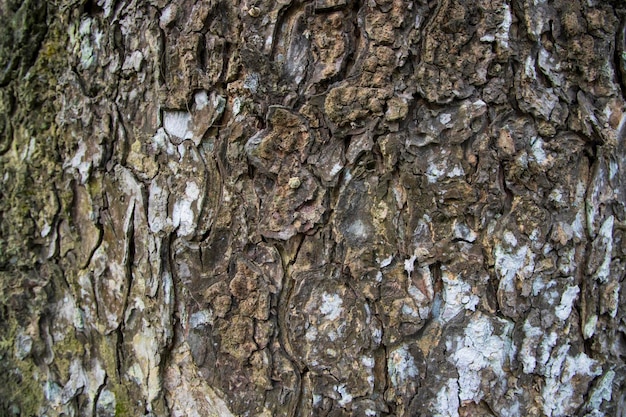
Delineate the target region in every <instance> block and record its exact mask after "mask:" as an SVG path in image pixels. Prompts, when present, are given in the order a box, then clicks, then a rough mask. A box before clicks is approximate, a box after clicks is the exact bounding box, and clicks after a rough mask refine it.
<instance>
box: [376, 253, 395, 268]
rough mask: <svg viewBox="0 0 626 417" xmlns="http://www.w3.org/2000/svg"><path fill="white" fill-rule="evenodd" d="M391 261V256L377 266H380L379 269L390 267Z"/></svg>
mask: <svg viewBox="0 0 626 417" xmlns="http://www.w3.org/2000/svg"><path fill="white" fill-rule="evenodd" d="M392 261H393V255H389V256H388V257H387V258H385V259H383V260H382V261H379V262H378V264H379V265H380V267H381V268H385V267H388V266H389V265H391V262H392Z"/></svg>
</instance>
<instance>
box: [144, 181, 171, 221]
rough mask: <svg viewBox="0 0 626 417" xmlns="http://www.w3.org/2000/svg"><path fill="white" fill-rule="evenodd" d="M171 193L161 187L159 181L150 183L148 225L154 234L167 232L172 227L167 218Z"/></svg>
mask: <svg viewBox="0 0 626 417" xmlns="http://www.w3.org/2000/svg"><path fill="white" fill-rule="evenodd" d="M168 197H169V191H168V190H167V189H165V188H163V187H161V186H159V183H158V181H157V179H154V180H153V181H152V182H151V183H150V189H149V194H148V225H150V230H151V231H152V233H158V232H160V231H162V230H166V228H167V226H168V225H170V221H169V219H168V217H167V200H168Z"/></svg>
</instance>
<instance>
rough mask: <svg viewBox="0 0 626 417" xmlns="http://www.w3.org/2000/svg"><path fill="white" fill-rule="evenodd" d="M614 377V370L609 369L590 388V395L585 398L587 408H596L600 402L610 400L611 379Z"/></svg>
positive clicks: (611, 390)
mask: <svg viewBox="0 0 626 417" xmlns="http://www.w3.org/2000/svg"><path fill="white" fill-rule="evenodd" d="M614 378H615V371H613V370H610V371H608V372H607V373H606V374H604V375H603V376H602V378H601V379H600V381H598V382H597V384H596V386H595V387H594V388H593V389H592V390H591V395H589V399H588V400H587V404H586V407H585V408H586V409H587V410H598V409H599V408H600V405H602V402H604V401H611V394H612V392H613V379H614ZM602 415H604V414H602Z"/></svg>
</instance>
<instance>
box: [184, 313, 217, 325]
mask: <svg viewBox="0 0 626 417" xmlns="http://www.w3.org/2000/svg"><path fill="white" fill-rule="evenodd" d="M206 325H211V326H212V325H213V312H212V311H210V310H200V311H197V312H195V313H193V314H192V315H191V316H189V327H191V328H192V329H197V328H199V327H202V326H206Z"/></svg>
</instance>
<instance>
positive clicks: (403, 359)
mask: <svg viewBox="0 0 626 417" xmlns="http://www.w3.org/2000/svg"><path fill="white" fill-rule="evenodd" d="M387 369H388V372H389V379H390V380H391V385H392V386H393V387H394V388H401V387H403V386H404V385H405V384H406V383H407V382H408V381H410V380H412V379H414V378H416V377H417V376H418V375H419V370H418V369H417V366H416V365H415V359H414V358H413V355H411V352H409V349H408V346H407V345H402V346H399V347H398V348H396V349H394V350H392V351H391V352H389V358H388V359H387Z"/></svg>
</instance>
